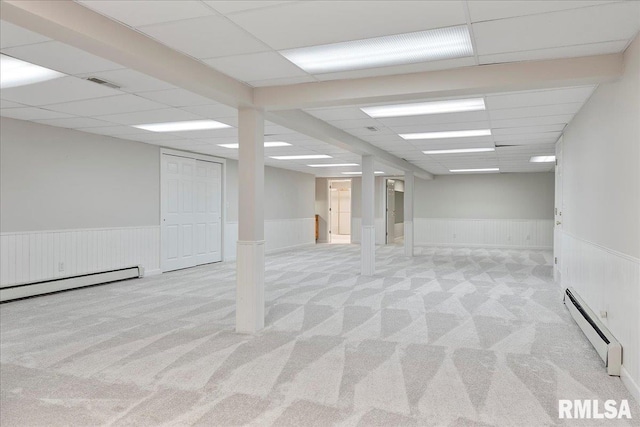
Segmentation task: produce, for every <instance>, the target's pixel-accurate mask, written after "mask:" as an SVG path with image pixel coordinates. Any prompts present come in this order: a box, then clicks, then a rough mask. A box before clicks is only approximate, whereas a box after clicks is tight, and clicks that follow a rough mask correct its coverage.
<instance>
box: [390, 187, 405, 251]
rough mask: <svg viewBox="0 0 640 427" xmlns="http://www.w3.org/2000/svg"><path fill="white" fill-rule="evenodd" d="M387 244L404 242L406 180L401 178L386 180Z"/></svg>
mask: <svg viewBox="0 0 640 427" xmlns="http://www.w3.org/2000/svg"><path fill="white" fill-rule="evenodd" d="M385 186H386V189H387V197H386V202H385V203H386V209H385V212H386V220H385V228H386V240H385V242H386V244H387V245H394V244H402V243H403V242H404V181H403V180H401V179H387V180H386V185H385Z"/></svg>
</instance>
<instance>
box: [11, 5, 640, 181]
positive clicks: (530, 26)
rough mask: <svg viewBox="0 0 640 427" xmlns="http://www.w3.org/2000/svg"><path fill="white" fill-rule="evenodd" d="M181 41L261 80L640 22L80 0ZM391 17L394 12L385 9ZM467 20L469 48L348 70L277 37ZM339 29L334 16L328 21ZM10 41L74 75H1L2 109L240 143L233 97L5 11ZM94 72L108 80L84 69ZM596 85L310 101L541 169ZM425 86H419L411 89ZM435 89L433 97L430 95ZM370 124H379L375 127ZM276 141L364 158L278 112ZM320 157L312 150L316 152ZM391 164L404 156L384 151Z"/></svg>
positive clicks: (583, 47) (453, 164) (628, 13)
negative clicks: (377, 100)
mask: <svg viewBox="0 0 640 427" xmlns="http://www.w3.org/2000/svg"><path fill="white" fill-rule="evenodd" d="M78 3H80V4H82V5H84V6H86V7H88V8H90V9H92V10H94V11H96V12H98V13H100V14H102V15H104V16H106V17H108V18H109V19H113V20H116V21H119V22H121V23H122V24H124V25H126V26H129V27H131V28H134V29H135V30H136V31H138V32H140V33H142V34H145V35H146V36H148V37H151V38H153V39H155V40H157V41H159V42H161V43H163V44H165V45H167V46H169V47H171V48H173V49H175V50H177V51H179V52H182V53H184V54H186V55H189V56H191V57H193V58H194V59H196V60H197V61H200V62H202V63H204V64H206V65H207V66H209V67H212V68H214V69H216V70H218V71H220V72H222V73H225V74H227V75H229V76H231V77H233V78H235V79H237V80H239V81H242V82H244V83H246V84H248V85H250V86H253V87H262V86H280V85H290V84H298V83H307V82H318V81H324V80H335V79H351V78H359V77H375V76H384V75H390V74H403V73H411V72H420V71H430V70H438V69H449V68H457V67H468V66H477V65H484V64H492V63H503V62H513V61H529V60H540V59H552V58H565V57H573V56H583V55H599V54H608V53H616V52H621V51H623V50H624V49H625V48H626V46H627V45H628V44H629V42H630V41H631V40H632V39H633V37H634V36H635V35H636V33H637V32H638V29H639V27H640V3H638V2H630V1H614V2H610V1H572V2H563V1H545V2H540V1H527V2H525V1H513V2H502V1H424V2H417V1H342V2H315V1H314V2H311V1H166V0H164V1H135V2H133V1H130V2H119V1H118V2H115V1H96V0H91V1H78ZM389 17H393V19H389ZM456 25H466V26H467V27H468V29H469V31H470V34H471V37H472V42H473V46H474V55H473V56H472V57H466V58H458V59H452V60H443V61H434V62H425V63H420V64H411V65H399V66H390V67H381V68H372V69H366V70H358V71H344V72H339V73H324V74H309V73H306V72H305V71H303V70H301V69H300V68H298V67H297V66H295V65H294V64H293V63H291V62H289V61H288V60H286V59H285V58H284V57H283V56H282V55H281V54H280V53H278V50H282V49H290V48H299V47H305V46H315V45H319V44H326V43H335V42H343V41H351V40H358V39H363V38H371V37H378V36H385V35H393V34H402V33H407V32H414V31H423V30H428V29H435V28H442V27H448V26H456ZM328 29H330V30H328ZM0 48H1V51H2V53H4V54H7V55H11V56H14V57H16V58H19V59H23V60H26V61H29V62H32V63H35V64H38V65H41V66H44V67H48V68H51V69H54V70H57V71H61V72H64V73H66V74H68V75H69V77H64V78H61V79H56V80H51V81H48V82H44V83H38V84H34V85H29V86H23V87H17V88H11V89H3V90H2V92H1V94H0V98H1V99H2V105H1V110H0V114H1V115H2V116H5V117H11V118H16V119H20V120H30V121H34V122H38V123H43V124H48V125H52V126H60V127H68V128H72V129H77V130H79V131H83V132H89V133H95V134H100V135H108V136H113V137H116V138H122V139H127V140H132V141H140V142H144V143H149V144H155V145H161V146H165V147H170V148H177V149H184V150H190V151H195V152H199V153H204V154H211V155H216V156H221V157H227V158H237V150H234V149H229V148H223V147H219V145H218V144H229V143H236V142H237V128H236V126H237V112H236V110H235V108H232V107H229V106H226V105H223V104H221V103H218V102H215V101H213V100H211V99H209V98H207V97H204V96H202V95H199V94H196V93H193V92H189V91H187V90H185V89H182V88H179V87H176V86H173V85H171V84H169V83H166V82H164V81H162V80H158V79H156V78H153V77H151V76H148V75H146V74H143V73H140V72H138V71H135V70H132V69H128V68H126V67H123V66H121V65H120V64H117V63H115V62H112V61H109V60H107V59H104V58H101V57H99V56H96V55H94V54H92V53H90V52H86V51H83V50H81V49H78V48H76V47H73V46H70V45H67V44H65V43H62V42H60V41H57V40H52V39H50V38H48V37H45V36H42V35H40V34H38V33H37V32H33V31H29V30H26V29H24V28H22V27H19V26H17V25H14V24H12V23H9V22H6V21H1V25H0ZM90 76H91V77H98V78H101V79H104V80H107V81H109V82H113V83H115V84H116V85H118V86H120V88H119V89H112V88H108V87H104V86H100V85H98V84H95V83H91V82H88V81H86V80H84V79H85V78H86V77H90ZM594 89H595V86H593V85H590V86H578V87H568V88H559V89H546V90H545V89H542V90H530V91H518V92H504V93H500V92H499V93H485V94H482V96H483V98H484V100H485V103H486V106H487V109H486V111H473V112H465V113H447V114H434V115H424V116H412V117H395V118H384V119H372V118H370V117H369V116H367V115H366V114H364V113H363V112H362V111H361V110H360V107H363V106H364V105H352V106H340V107H327V108H314V109H308V110H306V112H307V113H309V114H311V115H313V116H315V117H317V118H319V119H321V120H323V121H326V122H327V123H329V124H331V125H332V126H335V127H337V128H339V129H342V130H344V131H345V132H348V133H349V134H352V135H354V136H357V137H358V138H360V139H362V140H364V141H367V142H369V143H371V144H373V145H374V146H376V147H379V148H381V149H383V150H385V151H387V152H389V153H391V154H393V155H395V156H397V157H399V158H403V159H406V160H408V161H409V162H411V163H413V164H414V165H416V166H418V167H420V168H422V169H424V170H426V171H429V172H431V173H433V174H447V173H449V172H448V171H449V169H461V168H481V167H482V168H486V167H499V168H500V170H501V172H539V171H549V170H552V165H550V164H544V163H542V164H541V163H537V164H534V163H529V161H528V160H529V158H530V157H531V156H532V155H548V154H553V152H554V144H555V142H556V141H557V139H558V138H559V136H560V135H561V133H562V131H563V129H564V127H565V126H566V124H567V123H569V122H570V121H571V119H572V118H573V116H574V115H575V114H576V113H577V112H578V111H579V109H580V108H581V107H582V105H583V104H584V102H585V101H586V100H587V99H588V98H589V96H590V95H591V93H592V92H593V90H594ZM414 101H415V102H417V101H419V100H415V99H412V100H411V102H414ZM425 101H426V100H425ZM202 119H213V120H217V121H220V122H223V123H226V124H228V125H231V126H233V127H232V128H228V129H220V130H207V131H192V132H171V133H162V134H158V133H153V132H147V131H143V130H139V129H135V128H132V127H131V125H134V124H142V123H155V122H163V121H180V120H202ZM368 127H374V128H375V129H376V130H375V131H371V130H369V129H367V128H368ZM465 129H491V130H492V135H491V136H489V137H478V138H457V139H455V140H454V139H452V140H415V141H406V140H403V139H402V138H400V137H399V136H398V134H399V133H412V132H436V131H446V130H465ZM265 134H266V136H265V140H266V141H286V142H289V143H291V144H292V146H290V147H276V148H268V149H265V155H266V158H265V162H266V164H268V165H271V166H278V167H284V168H287V169H292V170H299V171H303V172H307V173H313V174H316V175H318V176H340V172H341V171H343V170H344V171H354V170H359V168H358V167H351V168H339V169H338V168H326V169H325V168H309V167H308V166H306V165H307V164H308V163H310V162H309V161H278V160H274V159H270V158H269V157H268V156H271V155H299V154H328V155H331V156H332V157H333V158H332V159H327V161H326V163H360V156H359V155H358V154H355V153H352V152H349V151H347V150H345V149H343V148H338V147H336V146H333V145H329V144H327V143H325V142H322V141H320V140H318V139H314V138H311V137H309V136H306V135H304V134H302V133H300V132H295V131H292V130H290V129H287V128H285V127H282V126H279V125H277V124H275V123H270V122H267V123H266V125H265ZM471 147H496V151H495V152H489V153H470V154H455V155H425V154H423V153H422V151H424V150H430V149H443V148H471ZM317 162H319V161H316V163H317ZM376 167H377V169H381V170H384V171H385V172H386V173H388V174H390V175H400V174H402V172H401V171H400V170H399V169H393V168H390V167H388V166H386V165H382V164H380V165H377V166H376Z"/></svg>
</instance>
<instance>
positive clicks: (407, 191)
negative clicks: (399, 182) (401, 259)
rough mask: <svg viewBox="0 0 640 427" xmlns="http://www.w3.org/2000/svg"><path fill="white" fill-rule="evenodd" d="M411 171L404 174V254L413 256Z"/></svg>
mask: <svg viewBox="0 0 640 427" xmlns="http://www.w3.org/2000/svg"><path fill="white" fill-rule="evenodd" d="M414 180H415V178H414V176H413V172H412V171H406V172H405V173H404V254H405V255H406V256H413V188H414V183H415V182H414Z"/></svg>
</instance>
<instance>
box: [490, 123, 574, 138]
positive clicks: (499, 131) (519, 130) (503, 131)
mask: <svg viewBox="0 0 640 427" xmlns="http://www.w3.org/2000/svg"><path fill="white" fill-rule="evenodd" d="M564 126H565V125H564V123H562V124H555V125H544V126H525V127H509V128H493V129H492V131H493V135H494V136H499V135H520V134H532V133H543V132H545V133H546V132H562V130H563V129H564Z"/></svg>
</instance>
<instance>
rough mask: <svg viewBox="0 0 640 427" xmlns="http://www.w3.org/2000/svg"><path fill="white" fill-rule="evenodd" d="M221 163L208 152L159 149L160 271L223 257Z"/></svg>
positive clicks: (218, 259)
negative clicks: (160, 158)
mask: <svg viewBox="0 0 640 427" xmlns="http://www.w3.org/2000/svg"><path fill="white" fill-rule="evenodd" d="M222 165H223V161H222V160H218V161H217V159H215V158H209V157H207V156H199V155H194V156H193V157H191V155H190V154H189V153H184V154H182V153H180V152H171V153H168V152H163V153H162V169H161V175H162V179H161V183H162V188H161V206H162V211H161V215H162V217H161V242H162V243H161V267H162V271H171V270H178V269H181V268H187V267H195V266H196V265H201V264H208V263H212V262H218V261H222Z"/></svg>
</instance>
